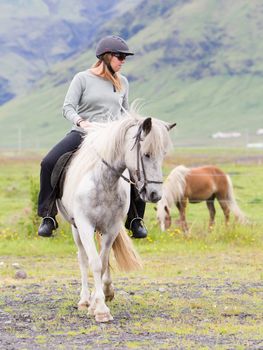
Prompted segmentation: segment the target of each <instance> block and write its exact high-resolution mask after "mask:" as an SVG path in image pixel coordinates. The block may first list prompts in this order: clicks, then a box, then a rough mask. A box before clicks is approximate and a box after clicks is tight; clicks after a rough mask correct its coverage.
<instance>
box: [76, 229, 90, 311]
mask: <svg viewBox="0 0 263 350" xmlns="http://www.w3.org/2000/svg"><path fill="white" fill-rule="evenodd" d="M71 228H72V233H73V238H74V241H75V244H76V246H77V247H78V260H79V267H80V273H81V292H80V301H79V302H78V309H79V310H82V309H86V308H87V307H88V306H89V304H90V293H89V289H88V263H89V261H88V257H87V254H86V252H85V249H84V247H83V245H82V243H81V240H80V237H79V233H78V230H77V229H76V228H75V227H74V226H71Z"/></svg>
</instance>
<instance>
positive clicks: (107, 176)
mask: <svg viewBox="0 0 263 350" xmlns="http://www.w3.org/2000/svg"><path fill="white" fill-rule="evenodd" d="M124 170H125V164H124V163H123V162H120V161H119V162H115V164H113V165H111V164H110V167H109V166H108V165H106V164H104V163H103V162H101V163H100V164H98V166H97V169H94V176H93V179H94V182H95V183H103V187H104V188H108V189H110V190H114V189H115V187H116V186H117V184H118V180H119V178H120V177H121V174H122V173H123V171H124Z"/></svg>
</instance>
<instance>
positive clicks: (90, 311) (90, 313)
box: [88, 306, 95, 316]
mask: <svg viewBox="0 0 263 350" xmlns="http://www.w3.org/2000/svg"><path fill="white" fill-rule="evenodd" d="M88 314H89V315H91V316H94V314H95V308H94V307H92V306H90V307H89V308H88Z"/></svg>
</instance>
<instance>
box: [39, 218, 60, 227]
mask: <svg viewBox="0 0 263 350" xmlns="http://www.w3.org/2000/svg"><path fill="white" fill-rule="evenodd" d="M45 219H50V220H51V221H53V224H54V227H55V228H57V227H58V224H57V222H56V220H55V219H54V218H52V216H45V217H43V219H42V222H43V221H44V220H45Z"/></svg>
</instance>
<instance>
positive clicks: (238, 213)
mask: <svg viewBox="0 0 263 350" xmlns="http://www.w3.org/2000/svg"><path fill="white" fill-rule="evenodd" d="M226 178H227V183H228V193H227V197H228V204H229V209H230V210H231V211H232V213H233V214H234V216H235V218H236V220H238V222H240V223H241V224H245V223H247V222H248V220H247V218H246V216H245V214H244V213H243V212H242V210H241V209H240V208H239V206H238V204H237V202H236V199H235V195H234V189H233V184H232V181H231V178H230V176H229V175H226Z"/></svg>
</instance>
